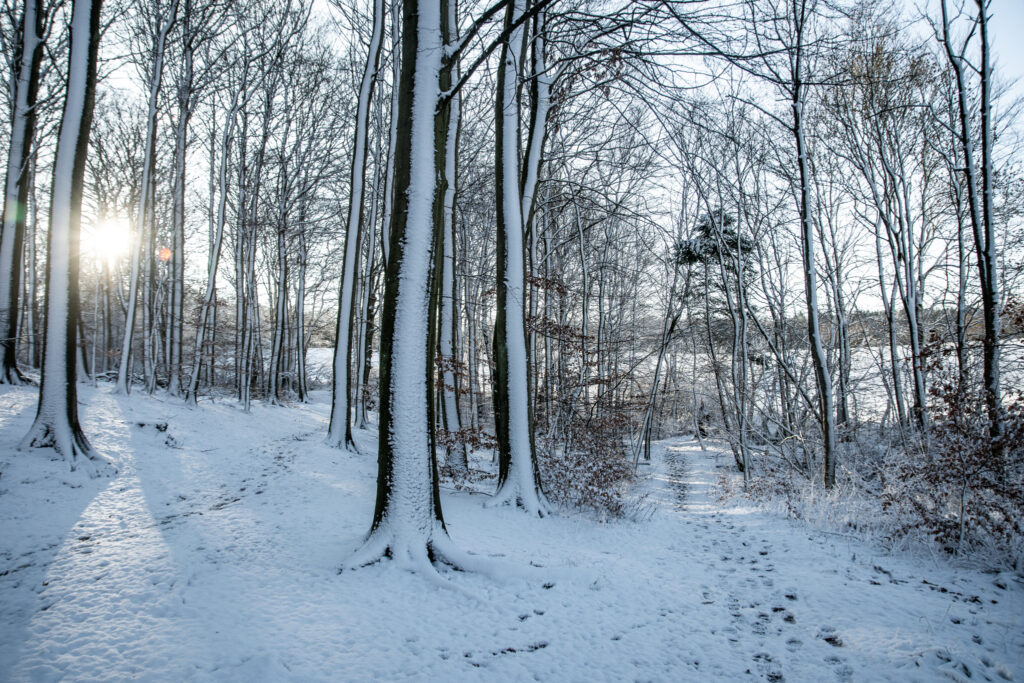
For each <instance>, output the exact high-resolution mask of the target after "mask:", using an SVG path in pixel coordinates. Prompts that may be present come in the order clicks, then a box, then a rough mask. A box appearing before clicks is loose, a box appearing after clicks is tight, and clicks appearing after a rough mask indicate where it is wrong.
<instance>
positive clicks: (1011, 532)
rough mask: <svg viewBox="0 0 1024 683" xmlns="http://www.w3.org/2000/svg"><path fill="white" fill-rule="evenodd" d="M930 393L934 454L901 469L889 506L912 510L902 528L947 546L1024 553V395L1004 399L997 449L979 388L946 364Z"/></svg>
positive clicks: (892, 482)
mask: <svg viewBox="0 0 1024 683" xmlns="http://www.w3.org/2000/svg"><path fill="white" fill-rule="evenodd" d="M930 393H931V396H932V399H933V403H932V407H931V411H930V412H931V420H932V427H931V434H930V436H931V448H930V453H929V456H927V457H922V458H921V462H904V463H902V464H901V465H900V466H899V467H897V468H896V470H895V476H894V477H893V478H892V479H891V480H890V482H889V486H888V487H887V490H886V491H885V493H884V494H883V500H884V501H885V504H886V507H887V508H890V509H892V510H894V511H897V512H905V513H908V515H907V516H906V519H907V524H906V526H905V528H904V529H901V530H900V531H902V532H903V533H907V532H909V531H910V530H912V529H918V528H920V529H923V530H925V531H926V532H927V533H929V534H930V535H931V536H932V537H933V538H934V539H935V540H936V541H937V542H938V543H939V544H940V545H941V546H942V547H943V548H945V549H946V550H948V551H949V552H955V553H958V554H959V553H965V552H972V551H978V550H980V551H988V553H989V554H994V553H999V554H1004V557H1007V558H1008V559H1010V561H1011V562H1012V561H1013V560H1014V559H1015V558H1021V557H1024V524H1022V520H1024V395H1022V394H1020V393H1019V392H1017V393H1015V394H1014V395H1012V396H1008V397H1004V401H1005V403H1006V408H1005V411H1004V415H1003V417H1004V430H1005V431H1004V437H1003V439H1002V444H1001V445H1002V446H1003V447H1002V449H999V448H997V447H996V446H997V445H996V444H995V443H993V440H992V438H991V437H990V435H989V425H990V421H989V417H988V411H987V406H986V404H985V396H984V394H983V393H982V392H981V390H980V388H979V387H976V386H975V385H974V383H972V382H967V381H963V382H961V381H958V378H957V377H956V376H955V373H954V372H953V371H951V370H942V371H940V372H937V373H936V375H935V376H934V378H933V384H932V387H931V389H930Z"/></svg>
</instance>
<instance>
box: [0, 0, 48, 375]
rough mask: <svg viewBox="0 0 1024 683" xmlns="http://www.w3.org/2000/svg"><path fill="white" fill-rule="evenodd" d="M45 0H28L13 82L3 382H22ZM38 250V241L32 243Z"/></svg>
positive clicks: (0, 363)
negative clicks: (22, 308) (21, 311)
mask: <svg viewBox="0 0 1024 683" xmlns="http://www.w3.org/2000/svg"><path fill="white" fill-rule="evenodd" d="M43 19H44V10H43V0H25V3H24V9H23V10H22V14H21V21H20V26H19V29H20V34H19V36H18V37H17V43H16V46H15V55H14V58H13V59H12V60H11V61H12V63H13V64H15V65H16V71H15V73H13V74H12V79H13V81H14V82H13V83H12V85H11V91H12V92H11V95H12V112H11V142H10V146H9V147H8V148H7V178H6V182H5V186H4V206H3V231H2V233H0V384H21V382H22V379H23V378H22V376H21V372H20V371H19V370H18V303H19V300H20V298H21V274H22V260H23V252H24V244H23V242H24V239H25V220H26V217H27V214H28V211H27V205H28V190H29V185H30V182H31V181H30V178H29V175H28V174H29V171H30V160H31V159H32V154H33V144H34V140H35V128H36V95H37V93H38V91H39V68H40V63H41V62H42V58H43V37H42V36H43ZM31 248H33V249H34V245H32V247H31Z"/></svg>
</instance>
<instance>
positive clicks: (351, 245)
mask: <svg viewBox="0 0 1024 683" xmlns="http://www.w3.org/2000/svg"><path fill="white" fill-rule="evenodd" d="M383 35H384V0H374V4H373V33H372V34H371V36H370V46H369V50H368V52H367V54H366V64H365V66H364V67H363V78H362V81H361V83H360V86H359V99H358V101H357V103H356V129H355V145H353V149H352V168H351V175H350V181H349V207H348V220H347V222H346V224H345V261H344V264H343V266H342V271H341V286H340V291H339V293H338V324H337V338H336V341H335V344H334V383H333V385H332V399H331V421H330V425H329V426H328V428H327V443H328V444H330V445H332V446H334V447H336V448H352V449H355V442H354V441H353V440H352V414H351V410H350V409H349V408H350V401H349V399H350V397H351V394H350V392H351V379H350V370H351V368H352V340H353V334H352V328H353V322H354V319H355V294H356V277H357V274H358V270H359V245H360V233H361V230H362V220H363V186H364V184H365V180H366V146H367V143H368V141H369V135H370V125H369V124H370V121H369V119H370V105H371V104H372V102H373V85H374V82H375V81H376V80H377V65H378V64H379V63H380V52H381V45H382V44H383V42H384V41H383Z"/></svg>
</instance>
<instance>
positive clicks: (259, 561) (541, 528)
mask: <svg viewBox="0 0 1024 683" xmlns="http://www.w3.org/2000/svg"><path fill="white" fill-rule="evenodd" d="M35 398H36V393H35V390H33V389H31V388H12V387H6V386H4V387H0V680H33V681H37V680H38V681H46V680H123V679H128V678H132V679H142V680H155V681H185V680H231V681H235V680H237V681H283V680H371V679H373V680H432V681H434V680H436V681H450V680H482V679H491V680H545V681H548V680H550V681H554V680H573V681H604V680H608V681H621V680H657V681H708V680H727V681H743V680H769V681H783V680H788V681H829V680H839V681H845V680H852V681H861V680H863V681H878V680H893V681H911V680H922V681H926V680H972V681H978V680H997V681H998V680H1022V679H1024V586H1022V584H1021V582H1020V579H1019V578H1018V577H1015V576H1010V575H1006V574H998V575H997V574H987V573H984V572H981V571H978V570H976V569H971V568H969V567H962V566H961V567H954V566H951V565H950V564H949V563H948V562H947V561H946V560H944V559H941V558H929V557H919V556H913V555H910V554H906V553H903V554H890V553H887V552H885V551H884V550H882V549H879V548H876V547H873V546H871V545H868V544H866V543H863V542H859V541H856V540H852V539H848V538H845V537H842V536H838V535H835V534H828V533H824V532H820V531H815V530H813V529H810V528H808V527H806V526H804V525H800V524H798V523H795V522H792V521H790V520H787V519H784V518H781V517H779V516H777V515H773V514H770V513H767V512H764V511H762V510H759V509H757V508H756V507H754V506H752V505H748V504H743V503H739V504H737V503H736V502H732V503H727V504H723V503H719V502H718V496H717V488H716V487H717V482H718V480H719V477H720V475H721V474H723V473H726V475H727V476H731V475H730V474H729V473H731V472H732V468H730V467H729V461H730V456H725V455H721V454H720V453H716V452H703V451H701V450H700V448H699V447H697V445H696V444H695V443H693V442H690V441H688V440H685V439H683V438H679V439H670V440H668V441H664V442H661V443H660V444H658V448H657V449H655V452H654V459H653V462H652V464H651V465H650V466H649V467H645V468H643V470H642V472H643V474H644V476H643V479H642V481H641V482H639V484H638V486H639V487H640V488H641V491H642V492H646V494H647V496H646V499H645V505H648V506H649V509H648V510H647V512H649V514H645V515H642V516H641V517H642V519H641V520H640V521H614V522H606V523H602V522H598V521H595V520H594V519H592V518H590V517H588V516H585V515H582V514H576V513H561V514H558V515H555V516H551V517H548V518H546V519H533V518H530V517H528V516H526V515H524V514H522V513H520V512H517V511H515V510H511V509H498V510H494V509H486V508H484V507H483V502H484V500H485V496H483V495H479V494H471V493H467V492H457V491H451V490H446V491H444V493H443V497H442V498H443V500H442V503H443V508H444V514H445V519H446V521H447V524H448V529H449V531H450V534H451V536H452V538H453V539H454V541H455V543H456V544H457V545H458V546H460V547H461V548H463V549H465V550H467V551H470V552H472V553H475V554H477V555H480V556H482V557H487V558H490V559H489V562H491V563H492V564H493V571H489V572H487V573H480V572H463V573H456V572H450V571H442V573H441V574H440V580H438V576H424V575H420V574H414V573H410V572H407V571H403V570H399V569H396V568H395V567H393V566H389V565H388V564H387V563H383V564H379V565H375V566H371V567H368V568H365V569H360V570H357V571H352V572H345V573H343V574H339V573H338V567H339V566H340V565H341V563H342V561H343V560H344V559H345V558H346V556H347V555H348V553H350V552H352V551H353V550H354V549H355V548H356V547H358V546H359V544H360V541H361V540H362V538H363V535H364V533H365V532H366V530H367V528H368V525H369V522H370V517H371V514H372V510H373V500H374V492H375V471H376V458H375V454H374V435H373V434H372V433H370V432H360V433H359V438H358V440H359V446H360V449H361V451H362V454H355V453H348V452H342V451H338V450H334V449H331V448H328V447H326V446H325V445H324V444H323V435H324V433H325V429H326V421H327V416H328V410H329V406H328V405H327V395H326V394H317V395H315V396H314V402H313V403H311V404H308V405H296V406H290V407H271V406H263V405H257V406H254V408H253V411H252V413H251V414H244V413H243V412H241V411H240V410H239V409H238V408H237V407H236V406H235V404H234V403H233V402H232V401H228V400H224V401H204V402H202V403H201V404H200V407H199V408H197V409H188V408H186V407H184V406H182V405H181V404H180V402H179V401H175V400H171V399H168V398H167V397H148V396H146V395H145V394H144V393H143V392H141V391H137V392H136V393H135V394H133V395H132V396H131V397H130V398H124V397H117V396H114V395H113V394H112V393H111V392H110V390H109V389H108V388H100V389H90V388H87V387H83V388H82V390H81V399H82V409H81V411H82V418H83V420H82V421H83V424H84V427H85V430H86V432H87V434H88V435H89V437H90V439H91V440H92V442H93V445H94V446H95V447H96V448H97V449H98V450H99V451H101V452H103V453H104V454H106V455H107V456H108V457H110V458H111V459H112V460H113V461H114V462H115V463H116V464H117V467H118V470H119V473H118V474H117V475H116V476H113V477H107V478H99V479H89V478H88V477H86V476H85V475H84V474H82V473H80V472H76V473H69V472H68V467H67V465H66V464H65V463H63V462H62V461H60V460H58V459H54V457H55V456H54V453H53V452H52V451H49V450H31V451H18V450H16V446H17V443H18V441H19V440H20V439H21V437H22V436H23V435H24V434H25V432H26V431H27V430H28V428H29V425H30V423H31V420H32V418H33V416H34V414H35ZM482 466H483V465H482Z"/></svg>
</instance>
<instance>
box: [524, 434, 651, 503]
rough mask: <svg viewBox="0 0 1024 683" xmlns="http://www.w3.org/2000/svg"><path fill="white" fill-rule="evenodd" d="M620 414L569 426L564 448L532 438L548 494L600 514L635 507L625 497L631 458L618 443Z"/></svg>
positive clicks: (554, 500) (630, 470) (558, 500)
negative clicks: (537, 441) (569, 430)
mask: <svg viewBox="0 0 1024 683" xmlns="http://www.w3.org/2000/svg"><path fill="white" fill-rule="evenodd" d="M624 419H625V418H623V417H615V416H612V417H608V418H602V419H594V420H590V421H589V423H588V424H587V425H582V424H581V425H579V426H578V428H576V429H573V430H572V440H571V441H570V442H569V443H570V444H571V446H570V448H568V449H566V448H564V446H563V444H555V443H540V442H539V443H538V444H537V456H538V459H539V461H540V463H539V464H540V477H541V485H542V487H543V489H544V493H545V495H547V497H548V500H550V501H551V502H553V503H555V504H557V505H560V506H562V507H565V508H569V509H577V510H589V511H592V512H595V513H597V514H598V515H600V516H602V517H626V516H630V513H631V511H633V510H637V509H639V507H638V506H637V504H636V501H632V500H630V499H629V496H628V490H629V484H630V482H632V481H633V464H632V462H631V461H630V459H629V456H628V454H627V453H626V449H625V448H623V446H622V439H621V436H620V435H621V430H622V427H623V426H624V422H623V421H624Z"/></svg>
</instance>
